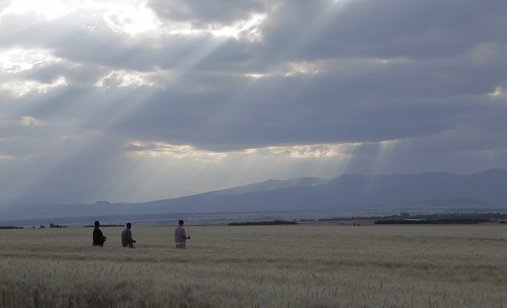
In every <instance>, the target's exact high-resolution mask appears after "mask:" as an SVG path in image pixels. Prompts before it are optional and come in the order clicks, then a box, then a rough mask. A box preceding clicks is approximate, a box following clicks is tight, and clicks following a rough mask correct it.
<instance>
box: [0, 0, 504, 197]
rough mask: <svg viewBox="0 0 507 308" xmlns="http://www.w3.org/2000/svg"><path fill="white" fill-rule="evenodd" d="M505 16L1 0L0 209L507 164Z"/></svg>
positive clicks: (483, 7)
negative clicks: (348, 175)
mask: <svg viewBox="0 0 507 308" xmlns="http://www.w3.org/2000/svg"><path fill="white" fill-rule="evenodd" d="M506 15H507V7H506V6H505V5H503V3H502V2H501V1H495V0H491V1H486V2H478V1H472V0H470V1H455V0H451V1H446V2H445V3H443V2H442V1H436V0H428V1H416V0H409V1H407V0H403V1H401V0H382V1H374V0H338V1H331V0H317V1H299V0H298V1H284V0H280V1H270V0H256V1H255V0H253V1H235V2H230V1H222V0H207V1H201V0H191V1H185V2H184V3H182V2H181V1H172V0H170V1H159V0H151V1H139V0H131V1H100V2H99V1H77V0H75V1H57V0H51V1H44V3H42V2H37V1H15V0H13V1H0V168H1V170H2V172H1V174H0V187H2V188H0V194H1V195H2V196H4V197H3V199H4V200H3V203H9V202H10V201H8V200H15V199H16V200H21V199H23V200H32V201H33V200H35V201H33V202H39V201H40V202H42V201H41V200H50V202H88V201H93V200H96V199H105V198H110V199H112V200H114V201H120V200H136V201H144V200H152V199H157V198H163V197H170V196H177V195H182V194H189V193H194V192H200V191H206V190H208V189H214V188H220V187H225V186H234V185H239V184H245V183H249V182H253V181H259V180H264V179H267V178H273V177H274V178H284V177H285V178H286V177H296V176H307V175H309V176H321V177H332V176H336V175H339V174H341V173H343V172H361V173H378V172H386V173H389V172H422V171H433V170H446V171H454V172H472V171H477V170H481V169H485V168H494V167H507V155H506V154H507V153H506V152H507V142H506V140H507V133H506V132H507V127H506V125H507V124H505V123H507V58H506V57H505V54H506V52H507V33H506V32H505V30H504V29H506V28H507V19H505V16H506ZM32 201H30V202H32ZM26 202H28V201H26ZM48 202H49V201H48Z"/></svg>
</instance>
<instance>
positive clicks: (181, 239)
mask: <svg viewBox="0 0 507 308" xmlns="http://www.w3.org/2000/svg"><path fill="white" fill-rule="evenodd" d="M184 223H185V222H184V221H183V220H180V221H179V222H178V227H177V228H176V229H175V230H174V241H175V242H176V248H183V249H185V248H187V240H189V239H190V235H187V232H186V231H185V228H183V224H184Z"/></svg>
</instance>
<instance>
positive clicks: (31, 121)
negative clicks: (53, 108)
mask: <svg viewBox="0 0 507 308" xmlns="http://www.w3.org/2000/svg"><path fill="white" fill-rule="evenodd" d="M19 124H21V126H24V127H27V126H39V125H44V121H42V120H40V119H37V118H35V117H32V116H23V117H21V118H20V119H19Z"/></svg>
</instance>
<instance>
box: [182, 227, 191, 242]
mask: <svg viewBox="0 0 507 308" xmlns="http://www.w3.org/2000/svg"><path fill="white" fill-rule="evenodd" d="M183 237H184V238H186V239H187V240H189V239H190V235H187V231H185V229H183Z"/></svg>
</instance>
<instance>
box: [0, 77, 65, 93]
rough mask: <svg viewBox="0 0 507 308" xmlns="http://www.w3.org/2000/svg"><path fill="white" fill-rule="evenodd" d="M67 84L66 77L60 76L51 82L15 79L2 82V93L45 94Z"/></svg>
mask: <svg viewBox="0 0 507 308" xmlns="http://www.w3.org/2000/svg"><path fill="white" fill-rule="evenodd" d="M64 86H67V80H66V79H65V77H63V76H62V77H59V78H57V79H55V80H54V81H53V82H51V83H42V82H39V81H35V80H15V81H9V82H5V83H1V84H0V93H5V94H8V95H11V96H15V97H22V96H25V95H28V94H32V93H38V94H45V93H47V92H49V91H50V90H52V89H55V88H59V87H64Z"/></svg>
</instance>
